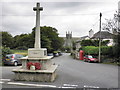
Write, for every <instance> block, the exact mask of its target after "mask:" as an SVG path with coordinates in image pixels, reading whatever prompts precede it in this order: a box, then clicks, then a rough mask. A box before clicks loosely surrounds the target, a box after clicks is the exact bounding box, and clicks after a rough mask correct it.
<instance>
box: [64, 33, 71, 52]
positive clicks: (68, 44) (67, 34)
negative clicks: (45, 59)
mask: <svg viewBox="0 0 120 90" xmlns="http://www.w3.org/2000/svg"><path fill="white" fill-rule="evenodd" d="M65 42H66V43H65V46H66V47H69V48H70V49H71V50H72V32H69V31H68V32H66V40H65Z"/></svg>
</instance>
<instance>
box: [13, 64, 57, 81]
mask: <svg viewBox="0 0 120 90" xmlns="http://www.w3.org/2000/svg"><path fill="white" fill-rule="evenodd" d="M56 69H57V65H52V66H51V67H50V68H49V70H26V69H14V70H13V72H14V73H15V77H14V80H17V81H39V82H53V81H54V80H55V78H56Z"/></svg>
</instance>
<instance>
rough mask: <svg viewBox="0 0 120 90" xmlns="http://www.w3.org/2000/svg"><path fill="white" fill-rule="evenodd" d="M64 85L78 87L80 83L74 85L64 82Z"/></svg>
mask: <svg viewBox="0 0 120 90" xmlns="http://www.w3.org/2000/svg"><path fill="white" fill-rule="evenodd" d="M63 85H64V86H73V87H77V86H78V85H72V84H63Z"/></svg>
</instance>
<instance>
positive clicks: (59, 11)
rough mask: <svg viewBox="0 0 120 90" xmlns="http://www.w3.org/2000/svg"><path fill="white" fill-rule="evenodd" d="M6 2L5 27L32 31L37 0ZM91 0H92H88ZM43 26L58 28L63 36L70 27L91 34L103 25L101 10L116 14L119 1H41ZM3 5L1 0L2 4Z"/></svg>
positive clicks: (75, 32)
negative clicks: (100, 15)
mask: <svg viewBox="0 0 120 90" xmlns="http://www.w3.org/2000/svg"><path fill="white" fill-rule="evenodd" d="M31 1H32V0H30V2H3V3H2V20H3V23H2V24H3V30H4V31H8V32H10V33H11V34H12V35H17V34H21V33H30V32H31V31H32V28H33V27H34V26H35V11H33V7H35V6H36V0H35V1H34V2H31ZM88 1H89V0H88ZM40 4H41V7H43V11H41V18H40V20H41V26H45V25H46V26H52V27H54V28H56V29H57V30H58V32H59V35H60V36H65V33H66V31H72V32H73V36H79V37H80V36H84V35H88V31H89V30H90V29H91V28H93V25H94V24H95V23H96V22H97V24H96V25H94V29H95V31H98V29H99V26H98V24H99V13H100V12H102V13H103V16H102V19H103V20H104V18H108V19H109V18H112V17H113V14H114V12H115V10H117V3H115V2H114V3H111V2H99V3H98V2H90V1H89V2H83V1H82V2H41V3H40ZM0 5H1V4H0Z"/></svg>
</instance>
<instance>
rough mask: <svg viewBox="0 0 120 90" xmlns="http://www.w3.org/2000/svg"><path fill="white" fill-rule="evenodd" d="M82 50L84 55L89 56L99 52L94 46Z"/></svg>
mask: <svg viewBox="0 0 120 90" xmlns="http://www.w3.org/2000/svg"><path fill="white" fill-rule="evenodd" d="M82 50H83V51H84V54H91V55H96V54H98V52H99V48H98V47H95V46H85V47H82Z"/></svg>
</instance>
